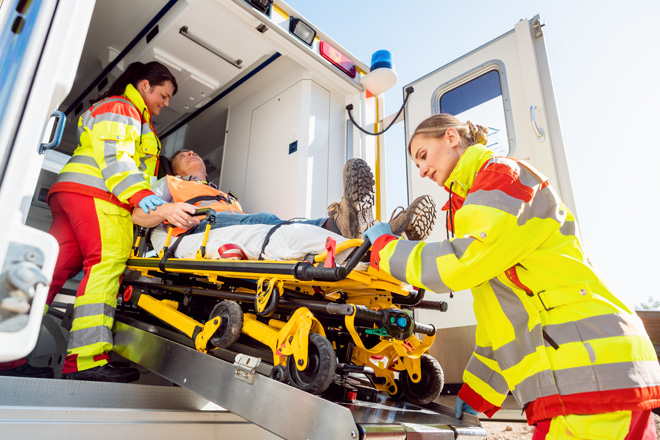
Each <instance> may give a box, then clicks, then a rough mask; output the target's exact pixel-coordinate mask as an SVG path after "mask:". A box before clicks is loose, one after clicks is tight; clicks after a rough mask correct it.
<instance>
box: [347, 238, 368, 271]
mask: <svg viewBox="0 0 660 440" xmlns="http://www.w3.org/2000/svg"><path fill="white" fill-rule="evenodd" d="M369 248H371V241H369V239H368V238H367V237H365V238H364V241H363V242H362V245H360V247H359V248H357V250H356V251H355V252H354V253H353V255H352V256H351V259H350V260H349V261H348V264H346V275H348V274H349V273H351V271H352V270H353V269H355V266H357V264H358V263H359V262H360V260H361V259H362V257H364V256H365V255H366V254H367V252H368V251H369Z"/></svg>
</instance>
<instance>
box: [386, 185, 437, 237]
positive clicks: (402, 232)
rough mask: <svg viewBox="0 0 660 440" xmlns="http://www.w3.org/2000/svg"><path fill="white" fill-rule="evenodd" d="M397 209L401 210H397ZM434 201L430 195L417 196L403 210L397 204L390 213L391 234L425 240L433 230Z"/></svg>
mask: <svg viewBox="0 0 660 440" xmlns="http://www.w3.org/2000/svg"><path fill="white" fill-rule="evenodd" d="M398 209H401V211H399V212H397V210H398ZM435 217H436V209H435V202H434V201H433V198H431V196H429V195H426V196H419V197H417V198H416V199H415V200H414V201H413V202H412V203H411V204H410V205H409V206H408V207H407V208H406V209H405V210H404V209H403V207H401V206H399V207H398V208H396V209H395V210H394V212H393V213H392V218H391V219H390V228H392V234H394V235H399V236H402V237H404V238H405V239H407V240H412V241H419V240H425V239H426V238H427V237H428V236H429V235H431V232H432V231H433V225H434V224H435Z"/></svg>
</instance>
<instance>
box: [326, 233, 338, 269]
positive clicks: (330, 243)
mask: <svg viewBox="0 0 660 440" xmlns="http://www.w3.org/2000/svg"><path fill="white" fill-rule="evenodd" d="M336 248H337V241H336V240H335V239H334V238H332V237H328V238H326V239H325V250H327V251H328V255H327V256H326V257H325V264H324V265H323V267H335V249H336Z"/></svg>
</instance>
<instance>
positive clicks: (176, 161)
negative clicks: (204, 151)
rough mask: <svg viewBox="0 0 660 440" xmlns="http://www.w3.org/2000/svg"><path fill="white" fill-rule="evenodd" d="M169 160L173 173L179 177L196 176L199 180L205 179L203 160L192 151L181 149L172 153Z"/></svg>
mask: <svg viewBox="0 0 660 440" xmlns="http://www.w3.org/2000/svg"><path fill="white" fill-rule="evenodd" d="M170 162H172V171H174V174H176V175H179V176H181V177H187V176H196V177H197V178H198V179H200V180H206V165H204V160H203V159H202V158H201V157H199V155H198V154H197V153H195V152H194V151H192V150H187V149H185V148H184V149H181V150H179V151H177V152H176V153H174V155H173V156H172V159H170Z"/></svg>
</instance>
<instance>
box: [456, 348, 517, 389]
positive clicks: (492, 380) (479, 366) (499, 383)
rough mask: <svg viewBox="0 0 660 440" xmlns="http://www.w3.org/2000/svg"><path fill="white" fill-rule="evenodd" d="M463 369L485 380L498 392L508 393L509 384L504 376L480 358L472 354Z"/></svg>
mask: <svg viewBox="0 0 660 440" xmlns="http://www.w3.org/2000/svg"><path fill="white" fill-rule="evenodd" d="M465 370H466V371H468V372H470V373H472V374H474V375H475V376H477V377H478V378H479V379H481V380H482V381H484V382H486V383H487V384H488V385H490V387H491V388H493V389H494V390H495V391H497V392H498V393H499V394H504V395H506V394H508V392H509V385H507V383H506V380H505V379H504V376H502V375H501V374H500V373H498V372H497V371H495V370H493V369H492V368H490V367H488V365H486V364H484V363H483V362H482V361H481V359H478V358H476V357H474V356H472V357H471V358H470V361H469V362H468V364H467V366H466V367H465Z"/></svg>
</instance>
